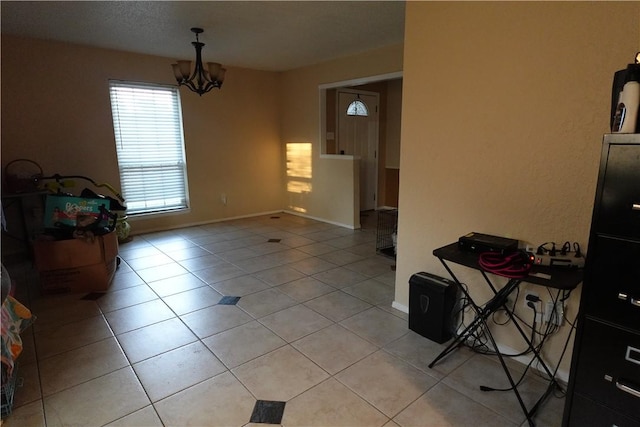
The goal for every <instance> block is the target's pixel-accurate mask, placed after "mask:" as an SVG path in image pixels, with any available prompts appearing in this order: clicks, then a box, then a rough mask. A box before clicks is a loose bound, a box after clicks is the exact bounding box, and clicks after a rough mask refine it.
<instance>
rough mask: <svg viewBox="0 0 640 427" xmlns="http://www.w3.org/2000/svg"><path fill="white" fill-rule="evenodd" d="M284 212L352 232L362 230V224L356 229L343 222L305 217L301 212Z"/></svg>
mask: <svg viewBox="0 0 640 427" xmlns="http://www.w3.org/2000/svg"><path fill="white" fill-rule="evenodd" d="M282 212H284V213H288V214H291V215H296V216H301V217H303V218H308V219H313V220H315V221H320V222H324V223H327V224H332V225H337V226H338V227H344V228H348V229H350V230H356V229H358V228H360V224H358V226H357V227H354V226H352V225H347V224H342V223H341V222H335V221H329V220H327V219H324V218H318V217H315V216H311V215H305V214H303V213H300V212H295V211H290V210H286V209H285V210H284V211H282Z"/></svg>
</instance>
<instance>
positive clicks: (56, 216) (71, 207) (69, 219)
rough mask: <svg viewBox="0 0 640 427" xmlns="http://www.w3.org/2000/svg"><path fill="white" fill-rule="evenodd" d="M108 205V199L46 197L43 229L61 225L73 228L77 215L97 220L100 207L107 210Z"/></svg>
mask: <svg viewBox="0 0 640 427" xmlns="http://www.w3.org/2000/svg"><path fill="white" fill-rule="evenodd" d="M109 205H110V201H109V199H87V198H84V197H71V196H53V195H48V196H47V200H46V202H45V209H44V226H45V228H54V227H59V226H61V225H68V226H72V227H75V226H76V225H77V224H76V220H77V216H78V215H89V216H92V217H93V218H95V219H96V220H99V219H100V213H101V212H100V207H101V206H102V207H104V208H105V209H107V210H109Z"/></svg>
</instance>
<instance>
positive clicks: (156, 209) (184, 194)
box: [109, 79, 191, 218]
mask: <svg viewBox="0 0 640 427" xmlns="http://www.w3.org/2000/svg"><path fill="white" fill-rule="evenodd" d="M120 89H123V90H124V91H123V92H118V90H120ZM136 89H138V90H143V91H144V90H152V91H160V92H159V94H161V93H162V92H166V93H168V94H169V95H170V96H169V99H170V101H171V108H170V109H168V110H167V111H164V114H166V115H168V116H170V117H171V118H170V120H168V121H169V122H171V125H172V126H171V125H170V130H169V131H167V130H166V129H165V131H163V132H160V133H159V134H158V123H162V124H166V123H167V120H165V117H164V116H163V119H162V120H163V121H161V122H159V121H160V120H161V119H160V118H159V115H158V110H155V111H154V109H153V108H154V106H155V105H156V103H157V102H158V101H157V100H154V101H153V102H152V103H151V104H150V105H152V107H151V108H150V110H149V111H145V112H147V113H149V112H150V113H151V114H152V115H151V116H150V118H149V120H148V121H145V124H146V126H143V127H142V129H145V130H143V131H140V132H138V129H136V130H133V131H132V134H130V135H127V136H126V137H124V138H123V137H122V135H123V133H127V132H130V131H131V129H126V125H125V126H122V125H121V124H122V122H123V119H124V120H126V119H127V118H128V119H130V120H131V119H134V120H139V117H137V116H136V113H135V112H134V113H131V112H129V113H128V115H127V114H125V113H124V112H122V110H123V108H127V105H126V104H124V105H123V104H122V103H120V104H118V99H117V95H118V94H120V95H121V96H122V95H124V94H125V92H126V91H127V90H136ZM159 94H158V95H159ZM114 95H115V96H116V98H114ZM142 96H145V97H149V99H152V98H153V96H154V94H151V93H147V94H144V93H143V94H142ZM132 98H133V96H132ZM109 100H110V106H111V114H112V120H113V121H112V125H113V131H114V140H115V145H116V147H115V148H116V157H117V161H118V172H119V176H120V186H121V189H122V195H123V196H124V199H125V205H127V215H129V216H131V217H136V218H138V217H143V216H160V215H167V214H176V213H186V212H190V210H191V207H190V206H191V205H190V200H189V181H188V169H187V168H188V162H187V156H186V147H185V141H184V125H183V118H182V103H181V99H180V90H179V88H178V87H177V86H175V85H162V84H154V83H143V82H135V81H125V80H114V79H110V80H109ZM160 100H161V101H163V100H162V99H160ZM128 101H129V102H131V104H130V105H129V108H131V107H132V106H135V107H139V104H138V103H136V102H135V101H134V100H133V99H130V100H128ZM164 101H166V100H164ZM140 111H142V110H140ZM160 111H162V110H160ZM154 121H156V122H158V123H156V124H155V126H154ZM123 128H125V129H124V131H123ZM158 135H160V136H162V139H163V140H165V144H161V145H160V146H159V147H160V148H162V147H164V148H165V149H167V148H168V150H169V151H173V152H172V153H171V154H170V157H169V160H170V162H164V163H163V161H162V160H163V159H162V158H161V157H159V158H158V159H156V160H157V161H156V162H153V161H150V162H149V161H144V160H142V159H143V157H142V156H140V157H138V158H137V159H140V161H139V162H137V164H135V165H134V164H131V163H130V164H128V165H127V164H126V163H127V160H125V159H123V157H129V161H130V160H131V158H132V155H131V152H136V151H137V153H136V154H138V155H142V154H148V152H149V147H150V145H149V144H147V145H145V143H144V142H141V143H139V144H137V145H134V146H132V147H129V154H126V153H122V152H121V148H120V147H121V145H122V144H125V145H126V144H127V142H130V141H127V140H126V139H127V138H129V139H135V138H136V136H137V137H138V138H139V139H140V140H142V141H144V139H145V138H153V137H156V136H158ZM166 141H170V143H169V144H167V143H166ZM154 147H158V146H154ZM145 151H146V153H145ZM152 151H153V150H152ZM166 159H167V158H166V157H165V159H164V160H166ZM147 160H148V158H147ZM123 163H124V164H123ZM135 168H139V169H143V168H144V169H154V170H157V169H158V168H159V169H160V172H156V173H155V177H153V176H152V177H149V175H150V174H152V173H153V172H152V171H149V170H148V171H147V172H148V173H146V174H145V173H143V172H142V171H140V172H139V173H137V174H136V173H133V174H132V173H131V170H132V169H135ZM167 171H168V172H173V173H167ZM126 176H129V178H130V179H131V178H133V179H136V178H140V181H141V182H142V183H144V182H145V177H146V182H154V181H155V180H157V179H162V177H164V176H168V177H170V178H173V179H171V180H170V183H171V184H176V183H177V185H176V187H177V188H180V187H181V190H180V189H178V190H176V191H175V194H176V197H174V199H177V200H178V202H177V203H169V204H167V200H170V199H169V198H166V197H162V198H157V199H151V198H149V197H146V198H143V199H142V198H138V197H134V198H135V199H137V201H138V203H141V204H150V205H149V206H141V207H134V209H133V211H132V210H131V201H130V200H128V199H129V198H130V196H131V192H133V193H137V192H139V193H142V195H143V196H149V195H150V194H153V190H145V189H144V184H140V185H139V186H135V185H134V188H133V189H132V188H131V186H129V189H127V185H125V183H126ZM153 201H155V202H157V203H156V204H155V206H154V205H153V203H151V202H153ZM134 202H135V200H134Z"/></svg>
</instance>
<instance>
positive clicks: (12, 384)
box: [2, 363, 18, 418]
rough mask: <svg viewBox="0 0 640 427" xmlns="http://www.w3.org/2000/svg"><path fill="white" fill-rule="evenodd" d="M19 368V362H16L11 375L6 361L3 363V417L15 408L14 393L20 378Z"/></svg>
mask: <svg viewBox="0 0 640 427" xmlns="http://www.w3.org/2000/svg"><path fill="white" fill-rule="evenodd" d="M17 368H18V364H17V363H16V364H15V365H14V367H13V371H12V372H11V375H9V374H8V372H7V370H6V369H5V365H4V363H3V364H2V418H4V417H6V416H7V415H10V414H11V411H12V410H13V394H14V392H15V389H16V383H17V379H18V375H17V372H18V369H17Z"/></svg>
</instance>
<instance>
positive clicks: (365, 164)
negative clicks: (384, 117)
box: [336, 89, 379, 211]
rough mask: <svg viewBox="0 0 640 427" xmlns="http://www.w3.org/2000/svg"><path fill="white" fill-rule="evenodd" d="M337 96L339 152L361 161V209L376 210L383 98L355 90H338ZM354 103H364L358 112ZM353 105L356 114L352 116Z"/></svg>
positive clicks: (360, 105) (375, 94)
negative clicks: (380, 115) (380, 110)
mask: <svg viewBox="0 0 640 427" xmlns="http://www.w3.org/2000/svg"><path fill="white" fill-rule="evenodd" d="M337 93H338V96H337V98H338V114H336V117H337V118H338V123H337V129H338V135H337V147H338V153H341V154H350V155H353V156H357V157H359V158H360V210H363V211H364V210H370V209H375V208H376V206H377V205H376V200H377V194H376V193H377V191H378V99H379V95H378V94H377V93H373V92H364V91H358V90H353V89H338V90H337ZM354 102H356V104H358V102H361V103H362V104H359V109H358V110H357V111H353V108H355V107H354V106H355V105H356V104H353V103H354ZM352 104H353V105H352ZM350 106H351V108H352V111H351V112H352V113H353V112H355V113H356V114H355V115H351V114H348V110H349V108H350ZM362 107H364V108H362ZM365 110H366V115H364V113H365Z"/></svg>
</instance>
